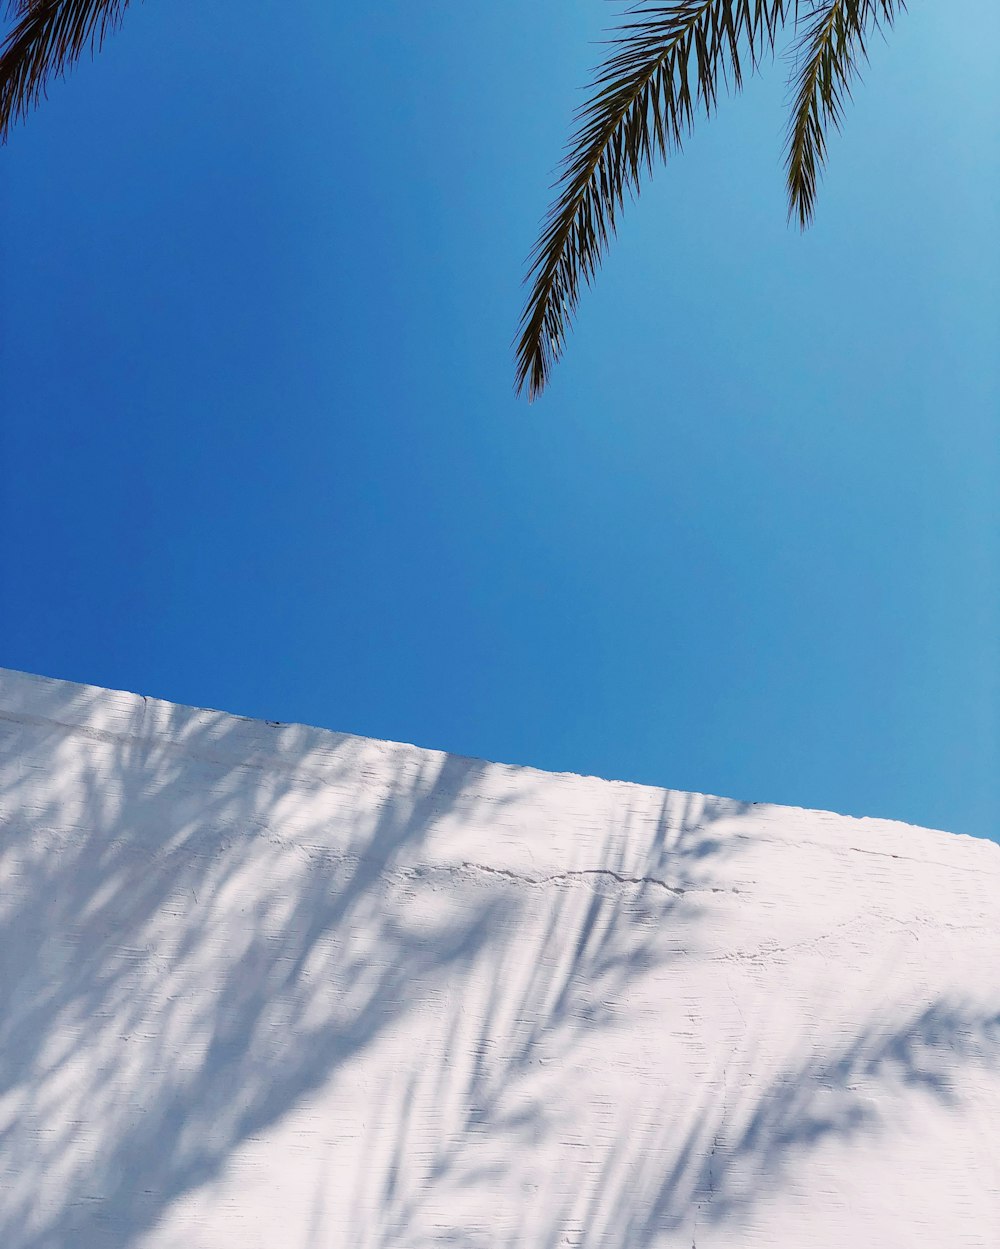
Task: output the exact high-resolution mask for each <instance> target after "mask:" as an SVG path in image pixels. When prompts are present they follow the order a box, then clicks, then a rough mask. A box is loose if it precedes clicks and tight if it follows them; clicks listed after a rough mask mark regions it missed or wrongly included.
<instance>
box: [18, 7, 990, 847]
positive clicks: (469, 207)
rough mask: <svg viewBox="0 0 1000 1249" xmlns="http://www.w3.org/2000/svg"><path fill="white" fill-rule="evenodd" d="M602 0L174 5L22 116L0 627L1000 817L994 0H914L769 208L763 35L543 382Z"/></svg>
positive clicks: (166, 690) (459, 727)
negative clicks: (561, 188)
mask: <svg viewBox="0 0 1000 1249" xmlns="http://www.w3.org/2000/svg"><path fill="white" fill-rule="evenodd" d="M617 11H618V10H616V9H615V8H613V7H609V6H608V5H606V4H603V3H600V2H598V0H543V2H541V3H540V2H539V0H531V2H530V3H529V2H528V0H507V2H506V3H504V4H502V5H501V4H486V3H483V4H469V3H465V4H459V3H456V2H455V0H450V2H449V3H444V2H443V0H422V3H420V4H414V3H413V2H412V0H406V2H405V3H404V2H402V0H399V2H394V3H384V4H381V5H378V6H370V5H363V6H352V7H350V8H348V7H347V6H341V5H335V4H331V3H330V0H322V2H320V0H300V2H299V3H297V4H295V5H289V4H287V3H285V2H281V3H278V2H277V0H271V2H267V3H262V4H259V5H252V6H247V5H245V4H239V5H237V4H236V3H233V2H232V0H225V2H220V3H217V4H213V5H204V4H200V3H195V2H194V0H170V3H166V2H165V0H147V3H145V4H143V5H141V6H136V7H135V8H134V10H133V11H131V12H130V13H129V14H128V16H127V20H126V23H125V26H124V28H123V29H122V31H121V32H120V33H119V34H118V35H117V36H116V37H115V38H114V39H113V40H112V41H111V42H110V43H109V44H108V45H107V47H106V48H105V50H104V52H103V53H102V54H101V55H100V57H99V58H98V59H97V60H96V61H95V62H94V63H93V64H89V63H88V64H86V65H83V66H81V68H80V69H79V70H78V71H77V72H75V73H74V74H73V75H72V76H71V78H70V79H69V80H68V81H67V82H65V83H57V84H56V85H55V87H54V88H53V90H52V91H51V93H50V98H49V100H48V101H47V102H46V103H45V104H44V105H43V107H42V108H41V109H40V110H39V111H38V112H37V113H35V114H34V115H33V116H32V117H31V118H30V120H29V122H28V123H27V124H25V125H22V126H21V127H19V128H18V130H17V131H16V133H15V134H14V136H13V137H12V139H11V142H10V143H9V144H8V146H7V148H6V149H4V150H3V151H2V152H0V162H2V167H3V173H2V178H0V245H2V248H3V255H2V264H0V283H2V289H0V318H2V320H0V331H2V333H0V338H2V345H0V396H2V416H0V474H2V477H0V487H2V488H0V595H2V603H0V607H2V611H0V663H2V664H4V665H5V666H8V667H14V668H21V669H25V670H28V671H32V672H39V673H44V674H46V675H50V676H58V677H66V678H69V679H72V680H76V681H87V682H93V683H96V684H98V685H106V686H112V687H119V688H124V689H128V690H135V691H138V692H140V693H144V694H151V695H157V696H160V697H164V698H168V699H173V700H176V701H181V702H187V703H194V704H197V705H203V706H214V707H221V708H224V709H226V710H229V711H235V712H239V713H243V714H247V715H251V716H262V717H267V718H270V719H277V720H300V721H306V722H308V723H312V724H319V725H324V726H327V727H330V728H335V729H340V730H346V731H350V732H355V733H363V734H370V735H373V736H377V737H386V738H393V739H399V740H404V741H412V742H416V743H419V744H420V745H425V746H433V747H439V748H443V749H446V750H451V751H456V752H460V753H462V754H467V755H477V756H485V757H488V758H491V759H499V760H503V761H507V762H516V763H529V764H533V765H536V766H538V767H542V768H550V769H559V770H563V769H565V770H571V771H577V772H593V773H597V774H599V775H602V776H607V777H621V778H626V779H630V780H638V781H645V782H650V783H654V784H658V785H667V786H672V787H677V788H681V789H690V790H702V791H709V792H714V793H721V794H726V795H732V796H735V797H740V798H746V799H753V800H757V801H773V802H779V803H792V804H798V805H804V806H810V807H828V808H832V809H835V810H838V811H844V812H850V813H854V814H871V815H880V816H891V817H896V818H899V819H904V820H909V821H914V822H918V823H922V824H929V825H935V826H939V827H946V828H950V829H953V830H955V831H961V832H971V833H979V834H986V835H992V836H997V837H1000V363H998V350H997V346H998V343H1000V249H998V246H997V238H998V237H1000V83H998V78H997V75H996V71H995V49H996V47H997V46H998V44H1000V12H998V11H997V9H996V7H995V6H992V5H984V4H982V3H981V2H978V3H974V2H973V0H949V3H947V4H943V3H935V4H930V3H926V4H914V5H913V6H912V11H911V12H910V13H909V14H907V15H904V16H903V17H902V19H901V20H900V22H899V25H898V28H897V30H896V31H895V32H894V34H893V36H892V38H891V39H890V40H889V41H888V42H887V43H886V44H884V45H883V44H881V43H878V42H876V43H875V44H874V45H873V48H872V53H873V55H872V64H871V66H870V68H869V70H868V71H867V73H866V75H865V83H864V85H863V87H861V88H860V89H859V90H858V92H857V94H856V99H855V104H854V106H853V107H852V108H851V109H850V112H849V116H848V123H847V128H846V131H845V133H844V136H843V137H842V138H841V139H836V140H835V141H834V142H833V143H832V145H831V147H832V153H831V164H830V169H829V173H828V175H827V177H826V180H825V183H824V187H823V191H822V196H821V200H820V205H819V217H818V221H817V223H816V226H815V227H814V229H813V230H812V231H811V232H810V233H809V234H807V235H805V236H800V235H799V234H798V233H797V232H796V231H794V230H792V229H789V228H788V227H787V226H786V224H785V206H784V198H783V194H784V193H783V186H782V171H781V148H782V139H783V127H784V103H785V99H786V88H785V84H784V76H785V69H784V67H783V65H782V64H781V63H777V64H775V65H774V67H773V68H772V69H771V70H770V71H769V72H768V73H766V74H764V75H762V76H761V77H760V78H759V79H756V80H754V81H753V82H751V83H750V84H749V87H748V89H747V91H746V92H745V94H744V96H743V97H742V98H740V99H738V100H732V101H728V102H724V103H723V107H722V111H721V113H720V115H719V116H718V117H717V118H715V119H714V120H713V121H712V122H711V123H709V124H701V125H699V127H698V130H697V133H696V135H695V136H694V137H693V139H692V140H691V142H690V144H689V146H688V148H687V150H686V151H685V153H684V155H683V156H682V157H680V158H677V159H676V160H674V161H673V162H672V164H671V166H670V167H669V168H668V169H665V170H662V171H660V172H659V173H658V175H657V177H656V179H655V181H654V183H653V184H652V186H651V187H649V188H648V191H647V193H646V194H645V195H644V196H643V199H642V201H641V202H640V203H639V204H638V205H636V206H635V207H634V208H633V209H632V210H631V211H630V212H629V213H628V214H627V218H626V221H625V225H624V228H623V230H622V233H621V237H620V239H619V243H618V245H617V247H616V248H615V250H614V252H613V254H612V256H611V258H610V259H609V262H608V264H607V265H606V267H605V270H604V272H603V273H602V275H601V277H600V280H599V282H598V284H597V286H596V287H595V289H594V290H593V291H592V292H590V294H589V295H588V297H587V298H586V300H585V302H584V305H583V307H582V310H581V315H580V318H579V323H578V328H577V332H576V333H575V335H574V337H573V339H572V341H571V344H570V350H569V354H568V357H567V358H566V360H565V361H564V363H563V364H562V366H561V367H560V368H559V370H558V372H557V374H556V377H555V382H554V385H553V387H552V389H551V391H550V392H549V393H548V394H547V395H546V396H545V397H544V398H543V400H542V401H540V402H539V403H536V404H535V405H533V406H531V407H529V406H528V405H527V404H525V403H524V402H522V401H519V400H517V399H516V398H515V397H514V395H513V393H512V389H511V379H512V357H511V350H510V342H511V339H512V337H513V334H514V330H515V327H516V321H517V316H518V312H519V308H520V303H521V296H522V292H521V289H520V277H521V273H522V260H523V257H524V255H525V254H526V253H527V251H528V250H529V248H530V245H531V243H532V241H533V235H534V231H535V227H536V225H537V222H538V220H539V218H540V216H541V213H542V211H543V209H544V207H545V204H546V201H547V194H548V193H547V187H548V184H549V182H550V180H551V172H552V169H553V167H554V164H555V162H556V160H557V158H558V155H559V153H560V151H561V149H562V146H563V143H564V141H565V138H566V134H567V128H568V122H569V118H570V114H571V111H572V109H573V108H574V107H575V105H576V104H578V103H579V102H580V99H581V96H580V93H579V88H580V87H581V86H582V85H583V83H584V82H585V80H586V75H587V71H588V68H589V67H590V66H591V65H592V64H593V63H594V61H595V60H596V59H597V57H598V55H599V50H598V48H597V47H596V46H595V44H596V41H597V40H598V39H599V38H600V35H601V31H602V29H604V28H605V27H606V26H607V25H608V24H609V22H610V21H611V20H612V18H613V16H614V14H615V13H616V12H617Z"/></svg>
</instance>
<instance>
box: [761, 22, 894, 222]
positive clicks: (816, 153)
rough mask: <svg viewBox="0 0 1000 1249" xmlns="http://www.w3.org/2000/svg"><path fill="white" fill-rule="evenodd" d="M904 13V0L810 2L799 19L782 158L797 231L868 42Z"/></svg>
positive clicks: (807, 218)
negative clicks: (832, 131) (785, 142)
mask: <svg viewBox="0 0 1000 1249" xmlns="http://www.w3.org/2000/svg"><path fill="white" fill-rule="evenodd" d="M905 11H906V2H905V0H813V3H812V5H811V8H810V11H809V13H808V14H807V15H806V16H805V17H803V18H802V20H801V25H802V27H803V30H802V34H801V36H800V38H799V40H798V43H797V44H796V47H795V49H794V53H793V71H792V85H793V97H794V102H793V106H792V115H791V119H790V122H789V127H788V140H787V146H786V154H785V166H786V174H787V189H788V216H789V219H790V220H797V221H798V224H799V227H800V228H801V229H805V228H806V227H807V226H808V225H809V224H810V222H811V221H812V219H813V216H814V213H815V208H816V193H817V190H818V186H819V179H820V175H821V173H822V170H823V167H824V165H825V164H826V153H827V142H826V136H827V132H828V130H829V129H830V127H831V126H832V127H833V129H835V130H839V129H840V126H841V123H842V121H843V116H844V108H845V105H846V103H847V101H848V100H849V99H850V97H851V86H852V83H853V82H854V80H855V79H856V78H857V77H858V73H859V68H860V65H861V64H863V63H864V62H865V61H866V60H867V59H868V46H867V45H868V37H869V35H870V34H871V33H872V32H873V31H878V30H881V29H883V28H886V27H888V26H891V25H892V23H893V21H894V20H895V18H896V16H897V14H898V13H900V12H905Z"/></svg>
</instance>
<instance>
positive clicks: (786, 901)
mask: <svg viewBox="0 0 1000 1249" xmlns="http://www.w3.org/2000/svg"><path fill="white" fill-rule="evenodd" d="M0 837H2V841H0V1246H2V1247H3V1249H111V1247H119V1246H143V1249H258V1247H259V1249H339V1247H341V1246H343V1247H344V1249H347V1247H350V1249H367V1247H372V1249H374V1247H375V1246H379V1247H384V1249H390V1247H395V1246H413V1247H419V1246H431V1245H435V1246H441V1245H451V1246H469V1247H471V1249H476V1247H479V1246H483V1247H486V1246H489V1247H493V1246H511V1247H513V1246H526V1247H530V1249H542V1247H543V1246H544V1247H546V1249H548V1247H549V1246H552V1247H555V1246H585V1247H587V1249H594V1247H597V1246H602V1247H607V1249H612V1247H617V1246H631V1247H635V1249H640V1247H642V1249H645V1247H646V1246H650V1247H651V1246H664V1247H666V1246H669V1247H670V1249H692V1247H694V1249H721V1247H723V1246H725V1247H732V1249H758V1247H762V1246H783V1247H784V1246H787V1247H788V1249H793V1247H794V1249H804V1247H812V1249H853V1247H857V1249H865V1247H867V1246H871V1247H872V1249H892V1247H895V1246H898V1247H899V1249H914V1247H916V1246H928V1247H930V1249H959V1247H960V1246H977V1247H982V1249H997V1246H1000V846H997V845H994V844H992V843H988V842H981V841H974V840H971V839H969V838H965V837H956V836H950V835H948V834H944V833H935V832H927V831H925V830H922V829H916V828H909V827H906V826H904V825H900V824H893V823H887V822H884V821H878V820H853V819H847V818H843V817H839V816H834V815H828V814H823V813H818V812H812V811H800V810H790V809H784V808H778V807H763V806H753V805H747V804H741V803H738V802H732V801H728V800H722V799H718V798H705V797H700V796H697V795H691V794H682V793H671V792H668V791H662V790H655V789H648V788H643V787H640V786H635V785H627V784H619V783H609V782H606V781H600V780H594V779H590V778H581V777H577V776H552V775H547V774H544V773H541V772H535V771H531V770H530V769H524V768H510V767H502V766H499V765H496V764H487V763H479V762H475V761H472V760H468V759H458V758H453V757H449V756H446V755H442V754H436V753H434V752H431V751H425V750H417V749H415V748H414V747H410V746H399V745H391V744H388V743H385V742H375V741H367V740H364V739H359V738H353V737H346V736H340V735H337V734H334V733H326V732H321V731H319V730H315V729H307V728H302V727H299V726H289V725H271V724H264V723H254V722H250V721H246V720H239V719H236V718H233V717H230V716H226V715H222V714H219V713H216V712H207V711H194V710H190V709H188V708H182V707H175V706H171V705H170V704H167V703H162V702H154V701H152V700H146V699H143V698H140V697H136V696H134V695H130V694H119V693H112V692H109V691H107V690H100V689H93V688H90V687H85V686H76V685H68V684H65V683H61V682H54V681H47V680H43V679H41V678H37V677H27V676H23V675H20V674H16V673H7V672H2V671H0Z"/></svg>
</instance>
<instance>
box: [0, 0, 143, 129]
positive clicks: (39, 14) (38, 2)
mask: <svg viewBox="0 0 1000 1249" xmlns="http://www.w3.org/2000/svg"><path fill="white" fill-rule="evenodd" d="M128 4H129V0H6V5H5V7H6V10H7V13H8V15H9V16H10V17H11V18H13V21H14V24H13V26H12V27H11V29H10V31H9V32H8V33H7V36H6V38H5V39H4V40H3V43H2V45H0V142H3V141H5V140H6V138H7V135H8V133H9V132H10V128H11V126H12V125H13V124H14V123H15V122H16V121H18V120H19V119H20V118H22V117H24V116H25V115H26V114H27V113H28V112H29V111H30V109H31V108H32V107H33V106H34V105H35V104H37V103H38V101H39V99H40V98H41V97H42V96H44V95H45V92H46V89H47V87H48V84H49V83H50V82H51V80H52V79H53V78H54V77H58V76H61V75H64V74H65V73H66V71H67V70H68V69H69V68H70V66H71V65H72V64H73V62H74V61H76V60H78V59H79V58H80V56H82V55H83V53H84V52H86V51H87V50H88V49H89V50H91V51H95V50H96V49H98V48H99V47H100V46H101V44H102V43H103V42H104V39H105V37H106V36H107V35H108V34H109V33H110V32H111V31H112V30H114V29H115V28H116V27H117V26H118V25H119V23H120V22H121V20H122V16H123V15H124V12H125V9H126V8H127V7H128Z"/></svg>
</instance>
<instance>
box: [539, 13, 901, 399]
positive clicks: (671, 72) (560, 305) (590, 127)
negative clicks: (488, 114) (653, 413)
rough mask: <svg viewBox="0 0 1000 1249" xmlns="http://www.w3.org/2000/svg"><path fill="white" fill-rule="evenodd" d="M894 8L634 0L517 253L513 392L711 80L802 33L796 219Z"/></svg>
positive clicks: (543, 366) (560, 341)
mask: <svg viewBox="0 0 1000 1249" xmlns="http://www.w3.org/2000/svg"><path fill="white" fill-rule="evenodd" d="M905 7H906V6H905V0H638V3H637V4H635V5H634V6H633V7H632V8H630V9H629V10H628V13H627V20H626V22H625V24H624V25H622V26H621V27H620V28H619V29H618V30H617V31H616V32H615V34H614V37H613V38H612V41H611V50H610V53H609V56H608V58H607V60H606V61H605V62H604V64H603V65H602V66H601V67H600V68H599V69H598V71H597V74H596V77H595V80H594V83H593V87H592V92H593V94H592V95H591V98H590V99H589V100H588V102H587V103H586V104H585V105H584V107H583V108H582V109H581V110H580V112H579V113H578V115H577V119H576V122H577V127H576V133H575V134H574V136H573V138H572V140H571V143H570V149H569V154H568V155H567V157H566V159H565V160H564V161H563V164H562V167H561V172H560V175H559V177H558V179H557V181H556V184H555V190H556V198H555V200H554V201H553V203H552V205H551V207H550V208H549V212H548V215H547V216H546V218H545V221H544V222H543V225H542V230H541V234H540V236H539V238H538V241H537V243H536V244H535V247H534V250H533V251H532V253H531V255H530V257H529V259H528V275H527V278H526V282H527V283H528V284H529V287H530V289H529V294H528V298H527V301H526V303H525V307H524V312H523V314H522V317H521V323H520V327H519V338H518V341H517V347H516V356H517V371H516V388H517V390H518V391H524V390H527V393H528V397H529V399H530V398H534V397H535V396H536V395H538V394H539V393H540V392H541V391H542V390H543V389H544V388H545V385H546V383H547V382H548V380H549V377H550V374H551V372H552V368H553V366H554V364H555V362H556V361H557V360H558V359H559V357H560V356H561V355H562V352H563V348H564V346H565V342H566V336H567V334H568V332H569V329H570V325H571V323H572V320H573V316H574V314H575V312H576V308H577V305H578V303H579V300H580V295H581V292H582V289H583V287H584V286H585V285H589V284H590V282H591V281H592V280H593V278H594V275H595V273H596V271H597V267H598V265H599V264H600V261H601V259H602V258H603V256H604V253H605V251H606V250H607V247H608V244H609V241H610V239H611V237H612V236H613V235H614V232H615V227H616V224H617V220H618V217H619V215H620V212H621V210H622V208H623V207H624V203H625V199H626V197H627V196H631V197H634V196H635V195H636V194H637V193H638V191H639V190H640V186H641V182H642V179H643V177H645V176H648V175H649V173H650V172H651V170H652V166H653V162H654V159H660V160H664V159H666V157H667V156H669V155H670V154H671V152H675V151H677V150H678V149H679V148H680V146H681V141H682V139H683V138H684V137H685V136H686V134H687V133H688V131H689V130H690V128H691V125H692V122H693V120H694V115H695V113H696V112H698V111H703V112H705V113H706V114H710V113H711V112H712V111H713V109H714V107H715V104H716V101H717V99H718V95H719V92H720V89H721V88H723V87H725V86H727V85H728V86H731V87H732V88H733V89H735V90H739V88H740V87H741V85H742V81H743V77H744V73H745V71H746V70H754V69H756V68H757V67H758V65H759V64H760V62H761V60H762V58H763V57H764V56H765V55H766V54H770V53H771V52H772V51H773V49H774V46H775V42H776V39H777V35H778V32H779V30H780V29H781V28H782V27H783V26H784V25H786V24H787V25H791V26H793V27H794V29H795V32H796V34H799V32H801V34H800V36H799V38H798V40H797V42H796V44H795V54H794V58H793V65H794V68H793V73H792V86H793V97H794V105H793V110H792V120H791V125H790V127H789V139H788V150H787V165H788V192H789V204H790V207H789V215H790V216H795V215H797V216H798V218H799V221H800V223H801V224H802V225H803V226H804V225H806V224H807V223H808V222H809V220H810V219H811V217H812V213H813V207H814V203H815V196H816V184H817V179H818V176H819V171H820V169H821V168H822V165H823V162H824V160H825V156H826V139H825V135H826V131H827V129H828V128H829V126H831V125H833V126H839V125H840V122H841V119H842V116H843V111H844V106H845V103H846V101H847V100H848V99H849V98H850V83H851V80H852V79H853V77H854V75H855V74H856V73H857V67H858V63H859V62H863V61H864V60H865V58H866V55H867V50H866V40H867V38H868V36H869V35H870V33H871V32H872V31H875V30H878V29H879V28H881V27H883V26H888V25H889V24H891V22H892V21H893V19H894V17H895V16H896V14H897V12H899V11H902V10H905Z"/></svg>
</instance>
